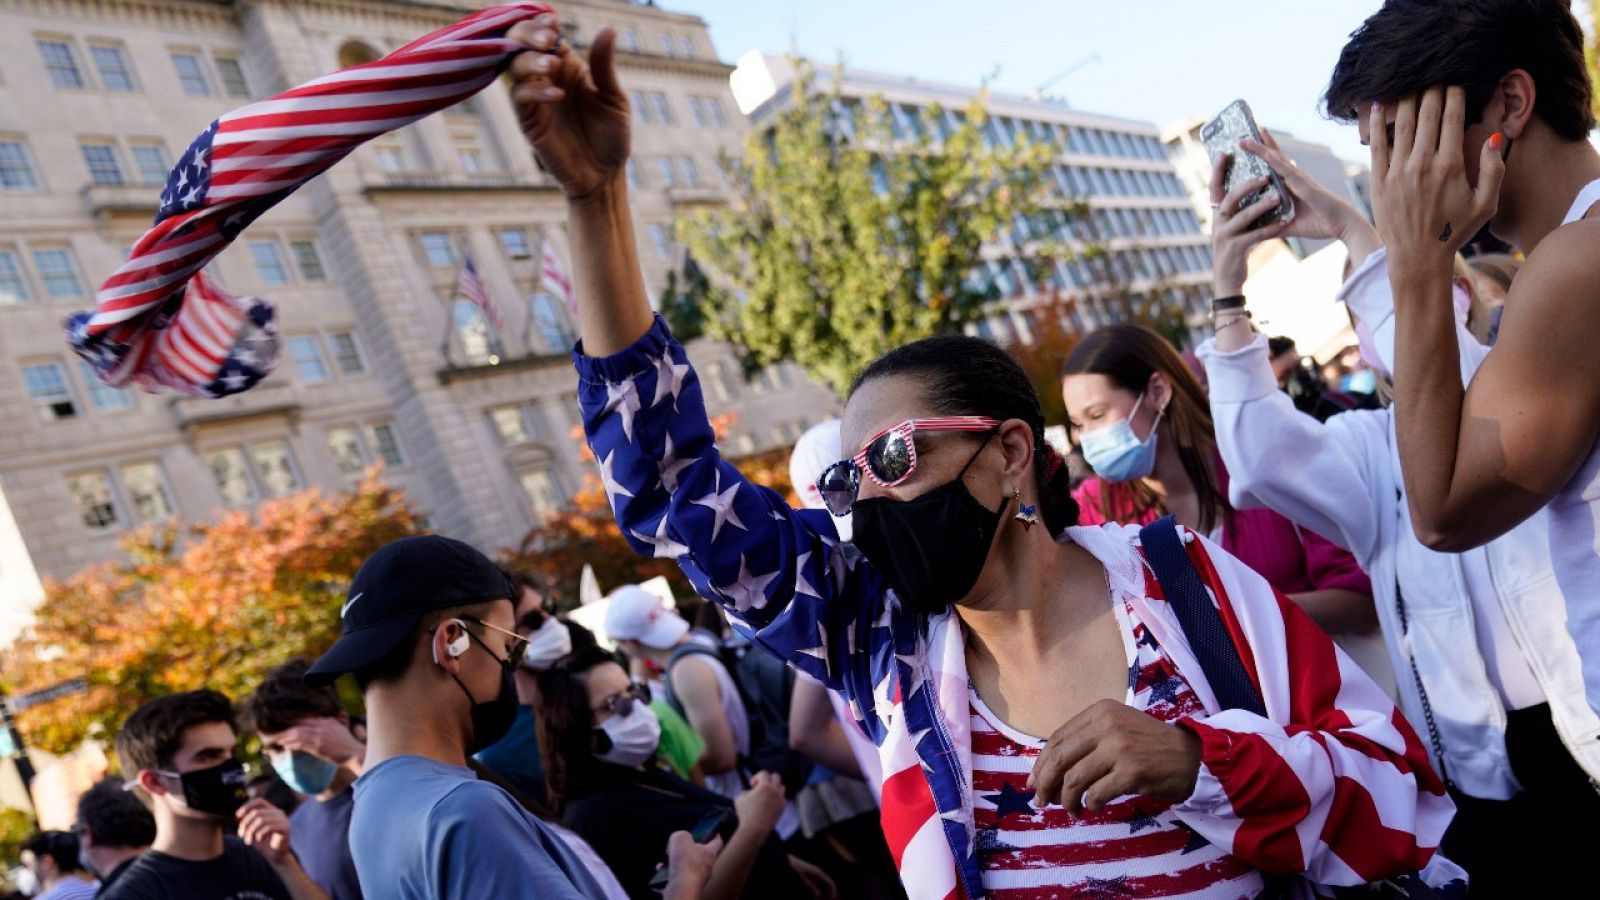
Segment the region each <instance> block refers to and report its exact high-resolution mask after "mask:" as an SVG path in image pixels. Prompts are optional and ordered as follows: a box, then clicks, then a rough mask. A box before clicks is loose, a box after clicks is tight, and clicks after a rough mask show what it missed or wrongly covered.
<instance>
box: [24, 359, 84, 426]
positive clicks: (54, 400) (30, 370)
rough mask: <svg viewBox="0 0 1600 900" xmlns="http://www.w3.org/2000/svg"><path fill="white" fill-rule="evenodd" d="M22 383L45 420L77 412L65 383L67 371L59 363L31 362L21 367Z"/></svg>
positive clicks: (75, 403) (74, 399) (70, 391)
mask: <svg viewBox="0 0 1600 900" xmlns="http://www.w3.org/2000/svg"><path fill="white" fill-rule="evenodd" d="M22 383H23V384H24V385H26V386H27V388H28V397H29V399H31V400H32V401H33V405H34V408H35V409H37V410H38V411H39V418H41V419H43V420H44V421H46V422H49V421H53V420H55V419H70V418H72V417H73V416H76V415H77V414H78V402H77V399H76V398H74V397H73V395H72V388H71V386H69V385H68V384H67V373H66V370H65V369H62V368H61V364H60V363H54V362H44V363H32V364H29V365H24V366H23V367H22Z"/></svg>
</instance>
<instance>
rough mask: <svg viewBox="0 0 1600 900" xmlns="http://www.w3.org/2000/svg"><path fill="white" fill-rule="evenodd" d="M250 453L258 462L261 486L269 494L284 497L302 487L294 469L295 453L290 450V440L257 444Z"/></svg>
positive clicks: (257, 469) (257, 467) (257, 468)
mask: <svg viewBox="0 0 1600 900" xmlns="http://www.w3.org/2000/svg"><path fill="white" fill-rule="evenodd" d="M250 455H251V457H252V458H253V459H254V461H255V464H256V475H257V476H258V477H259V478H260V479H261V486H262V487H263V488H265V490H266V493H267V495H268V496H270V497H282V496H284V495H285V494H289V493H292V492H293V491H294V490H295V489H296V488H298V487H300V479H299V477H298V476H296V475H295V471H294V454H292V453H290V451H289V442H288V441H269V442H267V443H265V444H256V445H254V446H252V447H251V448H250Z"/></svg>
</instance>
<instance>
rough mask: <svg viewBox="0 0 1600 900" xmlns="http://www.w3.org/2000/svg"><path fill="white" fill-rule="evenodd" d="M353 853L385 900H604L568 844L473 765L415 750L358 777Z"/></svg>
mask: <svg viewBox="0 0 1600 900" xmlns="http://www.w3.org/2000/svg"><path fill="white" fill-rule="evenodd" d="M350 854H351V856H353V857H354V858H355V862H356V873H357V875H358V876H360V879H361V891H362V893H364V894H365V895H366V896H368V897H383V898H385V900H390V898H393V900H455V898H459V897H494V898H497V900H500V898H504V900H519V898H527V900H533V898H538V900H604V897H605V894H604V893H603V892H602V891H601V889H600V887H599V885H597V884H596V883H595V881H594V879H593V878H591V877H590V876H589V874H588V872H586V871H584V867H583V864H582V863H581V862H579V860H578V859H577V857H576V856H574V855H573V854H572V851H570V850H568V849H567V847H566V845H565V844H564V843H563V842H562V840H561V839H560V838H559V837H558V836H557V835H556V834H555V832H553V831H551V830H550V829H549V828H548V827H546V826H545V825H544V823H543V822H540V821H539V820H538V819H537V818H535V817H534V815H533V814H532V813H530V812H528V811H527V810H525V809H523V808H522V807H521V806H519V805H518V804H517V802H516V801H515V800H513V799H511V795H510V794H508V793H506V792H505V791H504V790H502V789H500V788H499V787H497V786H495V785H493V784H490V783H488V782H486V781H479V780H477V777H476V776H475V775H474V774H473V772H472V770H471V769H468V768H465V767H463V766H452V765H448V764H446V763H442V762H438V761H437V760H432V759H426V758H424V757H420V756H398V757H395V758H393V759H387V760H384V761H383V762H381V763H379V764H378V765H376V766H374V767H373V768H371V769H368V770H367V771H366V772H365V773H364V774H362V776H361V777H360V778H358V779H356V784H355V812H354V814H353V815H352V816H351V818H350Z"/></svg>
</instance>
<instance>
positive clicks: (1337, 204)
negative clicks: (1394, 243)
mask: <svg viewBox="0 0 1600 900" xmlns="http://www.w3.org/2000/svg"><path fill="white" fill-rule="evenodd" d="M1239 148H1240V149H1241V150H1244V151H1245V152H1247V153H1251V154H1253V155H1255V156H1258V157H1260V158H1261V159H1262V160H1263V161H1264V162H1266V164H1267V165H1269V166H1271V167H1272V171H1274V172H1277V173H1278V180H1279V181H1282V182H1283V189H1284V191H1285V192H1286V193H1288V195H1289V198H1290V199H1291V200H1293V201H1294V220H1293V221H1291V222H1290V223H1289V227H1288V229H1287V230H1286V231H1284V233H1283V235H1284V237H1303V238H1333V239H1335V240H1339V241H1343V242H1344V243H1346V244H1351V243H1355V244H1357V245H1358V246H1359V249H1360V250H1361V254H1360V255H1361V256H1362V257H1365V256H1366V255H1367V254H1368V253H1371V252H1372V250H1373V249H1376V248H1377V247H1378V246H1379V244H1378V229H1376V228H1374V227H1373V226H1372V223H1371V222H1368V221H1367V217H1366V216H1364V215H1362V214H1361V210H1359V209H1356V207H1355V204H1353V203H1351V202H1350V200H1349V199H1348V198H1346V197H1341V196H1339V195H1338V194H1336V193H1334V192H1333V191H1330V190H1328V189H1327V188H1325V187H1323V186H1322V183H1321V182H1319V181H1317V180H1316V179H1315V178H1312V177H1311V176H1310V175H1307V174H1306V173H1305V171H1304V170H1302V169H1301V168H1300V167H1299V166H1297V165H1295V164H1294V160H1291V159H1290V158H1289V157H1288V156H1287V155H1285V154H1284V152H1283V148H1281V147H1279V146H1278V140H1277V138H1274V137H1273V136H1272V132H1270V131H1267V130H1266V129H1262V130H1261V141H1260V143H1257V142H1256V141H1252V140H1249V139H1246V140H1243V141H1241V142H1240V143H1239ZM1355 250H1356V248H1352V252H1351V255H1352V256H1354V255H1355Z"/></svg>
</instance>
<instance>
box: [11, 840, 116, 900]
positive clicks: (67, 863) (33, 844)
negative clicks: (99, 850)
mask: <svg viewBox="0 0 1600 900" xmlns="http://www.w3.org/2000/svg"><path fill="white" fill-rule="evenodd" d="M21 856H22V865H23V867H24V868H26V869H27V870H28V871H30V872H32V873H33V877H34V880H36V881H38V882H39V889H40V890H39V892H38V893H36V894H34V895H33V897H34V900H90V898H92V897H94V895H95V893H96V892H97V891H98V890H99V889H100V885H99V883H98V882H96V881H95V880H94V878H92V877H90V875H89V873H87V872H85V871H84V870H83V866H81V865H79V863H78V839H77V838H75V837H73V836H72V835H71V834H70V833H68V832H65V831H39V832H35V833H34V834H32V835H30V836H28V838H27V839H26V840H24V841H23V842H22V852H21Z"/></svg>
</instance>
